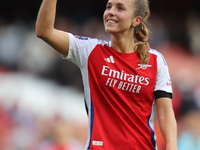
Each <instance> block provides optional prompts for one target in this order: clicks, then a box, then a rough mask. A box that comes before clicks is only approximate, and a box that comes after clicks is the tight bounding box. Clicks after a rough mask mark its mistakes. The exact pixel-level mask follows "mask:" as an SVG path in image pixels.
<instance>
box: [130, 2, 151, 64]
mask: <svg viewBox="0 0 200 150" xmlns="http://www.w3.org/2000/svg"><path fill="white" fill-rule="evenodd" d="M134 7H135V9H136V11H135V16H141V17H142V21H141V23H140V24H139V25H138V26H136V27H135V28H134V38H135V39H136V41H137V42H138V44H137V45H136V46H135V50H136V51H137V54H138V56H139V57H140V63H141V64H148V62H149V58H150V56H149V50H150V47H149V44H148V43H147V40H148V38H149V30H148V29H147V27H146V25H145V24H144V23H146V21H147V19H148V18H149V16H150V10H149V1H148V0H134Z"/></svg>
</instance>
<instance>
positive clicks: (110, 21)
mask: <svg viewBox="0 0 200 150" xmlns="http://www.w3.org/2000/svg"><path fill="white" fill-rule="evenodd" d="M107 22H108V23H117V21H114V20H110V19H108V20H107Z"/></svg>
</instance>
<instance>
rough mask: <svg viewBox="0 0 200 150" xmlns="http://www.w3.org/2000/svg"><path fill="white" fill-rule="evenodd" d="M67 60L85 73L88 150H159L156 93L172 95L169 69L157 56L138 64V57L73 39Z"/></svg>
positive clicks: (98, 42)
mask: <svg viewBox="0 0 200 150" xmlns="http://www.w3.org/2000/svg"><path fill="white" fill-rule="evenodd" d="M66 59H67V60H70V61H72V62H73V63H75V64H76V65H77V66H78V67H79V68H80V70H81V73H82V80H83V85H84V96H85V103H86V110H87V112H88V117H89V127H88V141H87V144H86V147H85V150H156V144H155V135H154V127H153V126H154V124H153V121H154V114H155V96H154V92H155V91H165V92H167V93H172V87H171V81H170V76H169V72H168V67H167V64H166V62H165V60H164V58H163V56H162V55H161V54H160V53H159V52H158V51H156V50H153V49H151V50H150V60H149V63H148V64H146V65H142V64H139V63H138V62H139V57H138V55H137V52H133V53H119V52H116V51H115V50H113V49H112V47H111V42H105V41H101V40H98V39H91V38H87V37H81V36H74V35H72V34H70V33H69V54H68V56H67V57H66Z"/></svg>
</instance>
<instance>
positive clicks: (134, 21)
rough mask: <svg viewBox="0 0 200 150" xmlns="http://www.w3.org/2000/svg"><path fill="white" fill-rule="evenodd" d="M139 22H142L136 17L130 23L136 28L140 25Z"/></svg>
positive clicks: (139, 17) (140, 18)
mask: <svg viewBox="0 0 200 150" xmlns="http://www.w3.org/2000/svg"><path fill="white" fill-rule="evenodd" d="M141 21H142V17H141V16H137V17H135V18H134V19H133V22H132V24H131V25H132V26H133V27H136V26H138V25H139V24H140V23H141Z"/></svg>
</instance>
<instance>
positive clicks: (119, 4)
mask: <svg viewBox="0 0 200 150" xmlns="http://www.w3.org/2000/svg"><path fill="white" fill-rule="evenodd" d="M107 5H112V3H111V2H108V3H107ZM117 6H124V4H122V3H117Z"/></svg>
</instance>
